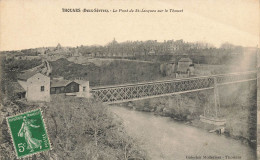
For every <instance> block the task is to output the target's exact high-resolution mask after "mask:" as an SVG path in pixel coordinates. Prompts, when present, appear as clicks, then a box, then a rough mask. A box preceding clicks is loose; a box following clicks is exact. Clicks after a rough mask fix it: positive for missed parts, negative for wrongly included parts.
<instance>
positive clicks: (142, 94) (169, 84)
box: [92, 71, 256, 103]
mask: <svg viewBox="0 0 260 160" xmlns="http://www.w3.org/2000/svg"><path fill="white" fill-rule="evenodd" d="M214 79H216V80H217V84H219V85H224V84H228V83H236V82H242V81H248V80H253V79H256V72H255V71H252V72H241V73H231V74H222V75H214V76H203V77H193V78H185V79H174V80H164V81H154V82H146V83H135V84H124V85H115V86H104V87H96V88H92V95H93V96H94V98H96V99H97V100H100V101H102V102H107V103H113V102H123V101H129V100H136V99H143V98H147V97H158V96H162V95H170V94H173V93H184V92H194V91H198V90H204V89H211V88H213V86H214Z"/></svg>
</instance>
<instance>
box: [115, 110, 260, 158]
mask: <svg viewBox="0 0 260 160" xmlns="http://www.w3.org/2000/svg"><path fill="white" fill-rule="evenodd" d="M110 109H111V111H112V112H114V113H116V114H117V115H118V116H119V117H120V118H122V120H123V121H124V125H125V128H126V130H127V132H128V133H129V135H130V136H132V137H135V138H136V139H138V140H139V141H140V143H141V147H142V148H143V149H145V150H146V151H147V153H148V154H149V157H150V158H151V159H154V160H188V158H187V157H186V156H201V159H203V156H221V160H224V159H226V157H225V156H230V157H231V156H240V158H239V157H237V158H236V159H232V160H255V159H256V157H255V152H254V150H253V149H252V148H250V147H249V146H247V145H244V144H242V143H241V142H240V141H237V140H233V139H231V138H227V137H225V136H219V135H216V134H213V133H208V132H207V131H205V130H202V129H198V128H195V127H191V126H188V125H185V124H183V123H179V122H176V121H174V120H172V119H170V118H167V117H161V116H155V115H153V114H152V113H145V112H139V111H134V110H129V109H127V108H123V107H117V106H111V107H110ZM207 159H208V158H207Z"/></svg>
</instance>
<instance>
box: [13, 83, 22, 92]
mask: <svg viewBox="0 0 260 160" xmlns="http://www.w3.org/2000/svg"><path fill="white" fill-rule="evenodd" d="M11 85H12V87H13V91H14V92H15V93H20V92H25V89H24V88H23V87H22V86H21V85H20V84H19V83H18V82H12V83H11Z"/></svg>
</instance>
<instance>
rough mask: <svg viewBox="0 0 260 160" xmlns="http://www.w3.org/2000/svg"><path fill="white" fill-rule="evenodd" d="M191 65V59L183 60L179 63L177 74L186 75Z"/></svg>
mask: <svg viewBox="0 0 260 160" xmlns="http://www.w3.org/2000/svg"><path fill="white" fill-rule="evenodd" d="M191 64H192V60H191V59H190V58H181V59H180V60H179V61H178V68H177V72H178V73H184V74H186V73H187V72H188V69H189V66H190V65H191Z"/></svg>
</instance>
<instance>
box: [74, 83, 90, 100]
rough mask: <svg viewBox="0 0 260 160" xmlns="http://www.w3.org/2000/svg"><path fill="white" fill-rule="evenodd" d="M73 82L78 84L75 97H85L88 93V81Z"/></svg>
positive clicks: (88, 95)
mask: <svg viewBox="0 0 260 160" xmlns="http://www.w3.org/2000/svg"><path fill="white" fill-rule="evenodd" d="M75 83H77V84H79V91H78V93H77V97H87V98H89V97H90V96H91V95H90V88H89V81H84V80H75Z"/></svg>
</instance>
